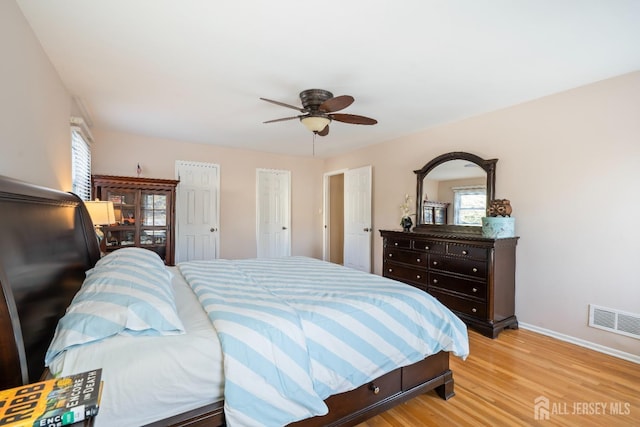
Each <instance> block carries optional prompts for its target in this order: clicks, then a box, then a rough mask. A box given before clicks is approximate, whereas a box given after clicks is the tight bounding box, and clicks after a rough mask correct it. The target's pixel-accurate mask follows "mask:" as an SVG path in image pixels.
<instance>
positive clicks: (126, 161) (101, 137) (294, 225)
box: [92, 130, 323, 258]
mask: <svg viewBox="0 0 640 427" xmlns="http://www.w3.org/2000/svg"><path fill="white" fill-rule="evenodd" d="M93 136H94V138H95V140H96V143H95V144H94V145H93V152H92V169H93V173H95V174H109V175H125V176H136V166H137V164H138V163H140V166H141V167H142V171H143V172H142V176H145V177H151V178H168V179H174V178H175V162H176V160H186V161H197V162H208V163H216V164H218V165H220V256H221V257H222V258H251V257H255V256H256V169H258V168H265V169H281V170H289V171H291V218H292V219H291V253H292V255H305V256H312V257H316V258H321V257H322V166H323V161H322V160H321V159H318V158H302V157H293V156H282V155H276V154H268V153H262V152H257V151H249V150H234V149H229V148H224V147H217V146H213V145H208V144H191V143H186V142H181V141H173V140H168V139H159V138H148V137H142V136H136V135H131V134H124V133H117V132H105V131H99V130H94V131H93Z"/></svg>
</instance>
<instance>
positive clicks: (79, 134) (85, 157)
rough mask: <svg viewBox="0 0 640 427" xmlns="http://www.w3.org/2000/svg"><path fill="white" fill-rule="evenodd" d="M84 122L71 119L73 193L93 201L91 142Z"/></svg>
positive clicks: (75, 118)
mask: <svg viewBox="0 0 640 427" xmlns="http://www.w3.org/2000/svg"><path fill="white" fill-rule="evenodd" d="M84 128H86V125H85V124H84V121H83V120H82V119H80V118H77V117H72V118H71V191H72V192H73V193H74V194H76V195H77V196H78V197H80V199H82V200H84V201H87V200H91V142H92V140H93V138H92V137H91V134H90V133H89V131H88V129H86V130H85V129H84Z"/></svg>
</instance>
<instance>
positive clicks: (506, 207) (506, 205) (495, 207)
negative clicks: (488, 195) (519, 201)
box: [487, 199, 512, 217]
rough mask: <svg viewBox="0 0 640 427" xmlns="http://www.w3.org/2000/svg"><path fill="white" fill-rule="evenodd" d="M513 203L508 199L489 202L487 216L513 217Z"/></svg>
mask: <svg viewBox="0 0 640 427" xmlns="http://www.w3.org/2000/svg"><path fill="white" fill-rule="evenodd" d="M511 212H512V209H511V202H510V201H509V200H507V199H495V200H491V201H490V202H489V207H488V208H487V216H492V217H496V216H509V217H510V216H511Z"/></svg>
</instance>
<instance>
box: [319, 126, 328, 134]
mask: <svg viewBox="0 0 640 427" xmlns="http://www.w3.org/2000/svg"><path fill="white" fill-rule="evenodd" d="M318 135H320V136H327V135H329V125H326V126H325V127H324V129H322V130H321V131H320V132H318Z"/></svg>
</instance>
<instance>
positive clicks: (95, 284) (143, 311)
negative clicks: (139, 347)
mask: <svg viewBox="0 0 640 427" xmlns="http://www.w3.org/2000/svg"><path fill="white" fill-rule="evenodd" d="M116 252H118V251H116ZM114 253H115V252H114ZM168 273H169V272H168V270H167V269H166V268H165V267H164V266H163V267H162V268H157V267H153V268H150V267H149V265H143V266H140V265H136V264H135V263H120V264H107V265H104V264H103V265H102V266H97V264H96V267H95V268H93V269H91V270H89V271H88V272H87V277H86V279H85V281H84V283H83V284H82V287H81V288H80V291H79V292H78V293H77V294H76V296H75V297H74V298H73V301H72V302H71V305H70V306H69V307H68V308H67V312H66V314H65V315H64V316H63V317H62V318H61V319H60V321H59V322H58V326H57V328H56V331H55V334H54V337H53V340H52V341H51V344H50V346H49V349H48V350H47V354H46V356H45V364H46V365H47V366H48V364H49V363H50V362H51V361H52V360H53V358H55V357H56V356H57V355H58V354H60V353H61V352H63V351H64V350H65V349H67V348H69V347H72V346H76V345H82V344H87V343H91V342H95V341H100V340H102V339H105V338H108V337H111V336H114V335H177V334H182V333H184V326H183V325H182V322H181V320H180V318H179V317H178V314H177V311H176V306H175V300H174V295H173V288H172V287H171V280H170V274H168Z"/></svg>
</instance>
